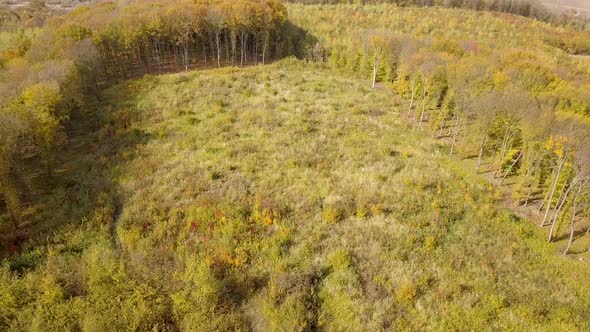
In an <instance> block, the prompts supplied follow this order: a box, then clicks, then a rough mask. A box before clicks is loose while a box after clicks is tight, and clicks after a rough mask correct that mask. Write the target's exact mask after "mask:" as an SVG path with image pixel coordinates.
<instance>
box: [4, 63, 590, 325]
mask: <svg viewBox="0 0 590 332" xmlns="http://www.w3.org/2000/svg"><path fill="white" fill-rule="evenodd" d="M367 85H368V82H366V81H356V80H351V79H347V78H343V77H341V76H340V75H338V74H335V73H334V72H332V71H330V70H327V69H324V68H321V67H319V66H308V65H305V64H304V63H301V62H298V61H293V60H286V61H283V62H279V63H277V64H274V65H271V66H266V67H256V68H250V69H221V70H209V71H204V72H198V73H189V74H176V75H168V76H161V77H147V78H145V79H143V80H139V81H134V82H129V83H124V84H121V85H117V86H114V87H113V88H110V89H109V90H107V91H106V92H105V97H106V98H105V102H104V103H103V104H101V105H99V106H97V107H98V109H97V111H98V113H97V116H99V120H98V121H99V122H100V123H101V124H100V126H99V127H98V128H97V131H95V132H93V133H88V134H81V135H82V136H79V137H76V138H75V140H76V141H77V142H80V144H85V145H86V146H87V147H88V148H85V149H84V150H86V151H88V153H87V154H84V155H80V156H78V157H77V160H71V164H80V165H81V167H79V169H80V170H85V171H84V173H83V174H79V175H78V177H77V178H78V179H79V180H75V181H76V182H74V183H68V184H64V185H65V187H61V186H60V188H62V189H60V190H63V194H62V195H63V197H64V199H65V201H64V202H63V203H58V205H56V206H54V207H51V204H52V202H51V201H48V202H46V204H49V205H48V206H47V207H48V208H49V211H51V212H49V211H48V213H52V214H55V215H56V216H63V215H68V214H69V213H68V212H67V211H68V206H70V205H71V204H75V205H77V206H89V207H90V206H93V205H94V206H95V207H93V208H91V209H89V210H87V211H86V213H88V215H89V217H88V218H85V219H84V221H83V222H82V224H80V225H78V226H75V227H74V225H75V224H76V223H74V224H71V225H70V226H68V227H65V228H63V229H62V230H60V231H57V230H54V231H55V232H56V236H55V238H54V239H53V240H51V241H50V242H49V243H48V246H47V247H46V248H38V249H35V250H33V251H31V253H30V254H28V255H27V256H23V258H20V259H18V260H14V261H12V262H11V263H10V264H9V265H7V266H5V268H4V270H3V272H2V274H1V276H2V279H1V281H0V283H1V284H2V287H1V289H2V295H1V296H0V298H2V299H3V300H2V301H3V305H2V314H1V315H0V317H3V320H2V324H3V326H4V327H8V326H12V327H13V328H14V327H17V326H23V327H24V326H27V325H23V324H28V322H31V321H32V322H35V323H34V324H35V326H38V327H39V328H40V329H43V330H48V329H62V328H66V329H71V328H74V329H76V328H84V329H86V328H88V327H90V326H92V327H93V328H97V329H101V330H102V329H105V328H107V326H109V327H112V328H115V329H118V330H119V329H127V328H128V327H129V328H133V329H136V328H139V329H140V330H147V329H149V328H150V327H151V326H155V325H158V326H160V327H161V328H164V329H166V328H167V327H168V328H172V326H176V327H179V328H182V329H187V330H191V329H192V328H195V327H196V326H199V327H200V328H202V329H205V330H227V329H236V328H247V329H254V330H269V329H271V330H278V329H280V330H284V329H285V330H304V329H318V328H321V329H327V330H331V329H336V330H340V329H344V328H346V329H347V330H358V331H360V330H366V329H367V328H369V329H372V330H373V329H375V330H376V329H380V328H386V327H389V328H399V329H420V328H424V327H426V326H428V327H429V328H430V329H435V330H436V329H460V330H463V329H481V328H484V327H490V326H493V327H495V328H501V329H514V328H524V327H526V328H527V329H538V328H540V327H543V328H548V329H551V327H554V328H559V329H561V328H565V327H566V326H568V327H569V329H574V330H576V329H577V330H583V329H586V328H588V326H586V325H585V324H587V322H588V315H589V314H590V313H589V312H588V308H589V304H590V303H588V302H587V301H588V299H590V297H589V296H588V295H589V294H588V289H590V288H589V287H588V286H589V285H588V284H587V283H586V280H590V279H589V278H588V276H589V273H590V267H589V266H588V265H585V264H583V265H579V264H577V263H575V262H572V261H570V260H568V259H565V258H561V257H558V256H555V255H554V254H553V249H552V246H551V245H549V244H545V243H543V241H542V240H541V239H540V238H539V232H540V230H539V229H538V228H536V227H535V226H533V225H530V224H528V223H527V222H526V221H522V220H519V219H518V218H515V217H514V216H512V215H511V214H510V212H508V211H502V210H499V209H497V208H495V207H494V204H495V201H494V196H495V195H496V194H495V193H494V190H493V189H490V187H489V186H488V185H486V184H485V183H484V182H481V181H479V180H478V179H477V178H475V177H472V176H470V175H468V174H466V173H465V172H464V171H461V170H460V169H461V165H460V164H458V163H457V162H456V161H454V160H452V159H449V158H448V157H446V156H445V155H446V153H445V151H446V148H445V147H443V146H442V145H441V144H439V142H438V141H436V140H433V139H430V138H427V137H425V136H424V135H423V134H421V133H419V132H416V131H414V130H412V129H411V128H409V127H408V126H407V125H406V124H404V120H403V119H401V118H400V114H399V105H397V104H396V103H395V102H394V101H393V100H392V99H391V97H390V95H389V94H388V93H385V92H379V91H371V90H370V89H368V88H367ZM89 116H90V114H87V115H85V117H89ZM82 165H84V166H83V167H82ZM77 181H80V182H77ZM101 183H102V184H101ZM104 183H110V185H108V186H106V187H105V185H104ZM84 186H89V187H91V188H104V191H103V192H102V193H97V194H96V196H94V197H95V198H92V197H89V199H91V201H90V202H88V203H84V204H81V203H82V202H76V201H72V200H71V198H68V197H75V196H72V193H73V192H79V191H81V190H84V189H83V188H84ZM78 199H79V198H78ZM92 201H95V202H96V203H92ZM109 202H112V203H109ZM53 204H55V203H53ZM95 204H96V205H95ZM113 204H114V205H113ZM117 205H120V208H117ZM93 210H94V211H93ZM111 230H112V231H114V232H115V234H118V235H116V236H115V238H114V242H111V241H109V240H108V238H109V237H110V234H111ZM31 249H33V248H31ZM25 257H28V258H26V259H25ZM41 257H46V258H45V259H46V260H47V262H46V263H44V264H43V265H41V266H39V267H38V268H37V269H36V272H32V273H27V274H26V275H25V276H22V277H17V276H14V275H13V276H10V274H9V272H8V271H9V269H13V270H14V269H18V266H19V265H18V264H20V266H21V268H22V266H23V265H22V264H25V261H26V262H27V263H26V264H40V263H41V259H42V258H41ZM34 280H39V281H38V282H35V281H34ZM162 280H167V282H166V283H165V284H162V283H161V281H162ZM115 295H116V296H115ZM40 301H43V303H44V304H43V305H42V306H41V302H40ZM115 303H117V304H116V305H115ZM41 308H51V310H49V311H48V310H44V309H41Z"/></svg>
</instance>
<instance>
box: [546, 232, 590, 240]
mask: <svg viewBox="0 0 590 332" xmlns="http://www.w3.org/2000/svg"><path fill="white" fill-rule="evenodd" d="M586 231H587V230H586V229H579V230H575V231H574V238H573V241H574V242H575V241H576V240H577V239H579V238H581V237H583V236H584V235H586ZM569 237H570V233H569V232H568V233H566V234H562V235H559V236H556V237H554V238H553V241H555V242H558V241H561V240H567V239H569Z"/></svg>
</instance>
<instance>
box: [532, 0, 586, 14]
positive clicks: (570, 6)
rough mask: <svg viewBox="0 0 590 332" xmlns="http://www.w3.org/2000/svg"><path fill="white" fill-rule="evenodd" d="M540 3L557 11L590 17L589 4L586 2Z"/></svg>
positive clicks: (554, 0)
mask: <svg viewBox="0 0 590 332" xmlns="http://www.w3.org/2000/svg"><path fill="white" fill-rule="evenodd" d="M542 3H543V5H545V6H546V7H548V8H551V9H554V10H557V11H560V10H567V11H574V12H577V13H579V14H580V15H583V16H590V2H589V1H587V0H543V1H542Z"/></svg>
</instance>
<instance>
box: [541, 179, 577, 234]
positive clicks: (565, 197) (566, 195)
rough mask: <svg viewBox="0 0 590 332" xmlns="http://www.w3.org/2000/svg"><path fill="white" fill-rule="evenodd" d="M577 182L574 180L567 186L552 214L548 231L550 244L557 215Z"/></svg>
mask: <svg viewBox="0 0 590 332" xmlns="http://www.w3.org/2000/svg"><path fill="white" fill-rule="evenodd" d="M577 182H578V179H577V178H574V179H573V180H572V183H571V184H570V185H569V186H568V188H567V190H566V191H565V193H564V194H563V197H562V199H561V202H558V203H559V206H557V208H556V209H555V212H554V213H553V218H552V219H551V229H550V230H549V239H548V242H551V240H552V239H553V231H554V230H555V225H556V224H557V217H558V216H559V213H560V212H561V209H562V208H563V205H564V204H565V202H566V201H567V198H568V197H569V194H570V192H571V190H572V189H573V188H574V186H575V185H576V183H577Z"/></svg>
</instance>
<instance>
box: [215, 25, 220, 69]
mask: <svg viewBox="0 0 590 332" xmlns="http://www.w3.org/2000/svg"><path fill="white" fill-rule="evenodd" d="M219 34H220V32H219V31H215V46H216V47H217V68H221V49H220V47H219Z"/></svg>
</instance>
